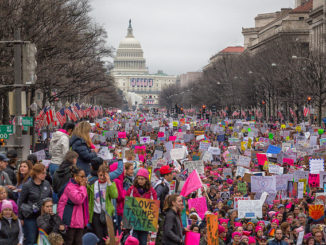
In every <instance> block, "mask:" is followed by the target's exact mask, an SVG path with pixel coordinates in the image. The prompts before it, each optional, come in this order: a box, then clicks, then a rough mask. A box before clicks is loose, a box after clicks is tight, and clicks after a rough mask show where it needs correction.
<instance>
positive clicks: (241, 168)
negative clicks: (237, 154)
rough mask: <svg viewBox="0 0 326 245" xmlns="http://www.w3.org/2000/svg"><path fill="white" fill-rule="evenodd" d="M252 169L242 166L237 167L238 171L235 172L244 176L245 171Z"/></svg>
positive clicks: (236, 174)
mask: <svg viewBox="0 0 326 245" xmlns="http://www.w3.org/2000/svg"><path fill="white" fill-rule="evenodd" d="M249 172H250V170H249V169H247V168H244V167H241V166H238V167H237V171H236V173H235V176H241V177H243V176H244V175H245V173H249Z"/></svg>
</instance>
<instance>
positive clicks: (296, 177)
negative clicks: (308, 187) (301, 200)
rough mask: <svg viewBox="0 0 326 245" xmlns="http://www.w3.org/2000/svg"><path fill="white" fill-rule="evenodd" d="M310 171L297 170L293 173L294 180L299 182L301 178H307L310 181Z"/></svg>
mask: <svg viewBox="0 0 326 245" xmlns="http://www.w3.org/2000/svg"><path fill="white" fill-rule="evenodd" d="M308 176H309V172H308V171H301V170H297V171H294V173H293V180H294V182H298V181H299V180H300V179H306V180H307V181H308Z"/></svg>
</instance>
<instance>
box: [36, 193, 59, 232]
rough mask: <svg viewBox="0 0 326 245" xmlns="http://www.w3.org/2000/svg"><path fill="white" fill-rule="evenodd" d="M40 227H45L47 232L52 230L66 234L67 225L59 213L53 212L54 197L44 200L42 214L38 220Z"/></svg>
mask: <svg viewBox="0 0 326 245" xmlns="http://www.w3.org/2000/svg"><path fill="white" fill-rule="evenodd" d="M36 222H37V226H38V228H41V229H43V230H44V231H45V232H46V233H47V234H50V233H51V232H55V233H60V234H64V233H65V227H64V225H63V222H62V220H61V219H60V217H59V215H57V214H55V213H53V201H52V198H46V199H44V200H43V205H42V211H41V215H40V216H39V217H38V218H37V220H36Z"/></svg>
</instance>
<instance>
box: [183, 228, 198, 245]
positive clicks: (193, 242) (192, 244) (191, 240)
mask: <svg viewBox="0 0 326 245" xmlns="http://www.w3.org/2000/svg"><path fill="white" fill-rule="evenodd" d="M199 242H200V233H198V232H192V231H188V232H186V237H185V245H199Z"/></svg>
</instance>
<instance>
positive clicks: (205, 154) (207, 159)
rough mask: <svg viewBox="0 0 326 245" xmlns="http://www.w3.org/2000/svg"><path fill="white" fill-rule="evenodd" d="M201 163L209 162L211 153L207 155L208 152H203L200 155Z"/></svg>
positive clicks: (211, 158)
mask: <svg viewBox="0 0 326 245" xmlns="http://www.w3.org/2000/svg"><path fill="white" fill-rule="evenodd" d="M201 160H202V161H203V162H206V163H207V162H210V161H212V160H213V156H212V154H211V153H209V152H208V151H205V152H204V154H203V155H202V159H201Z"/></svg>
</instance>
